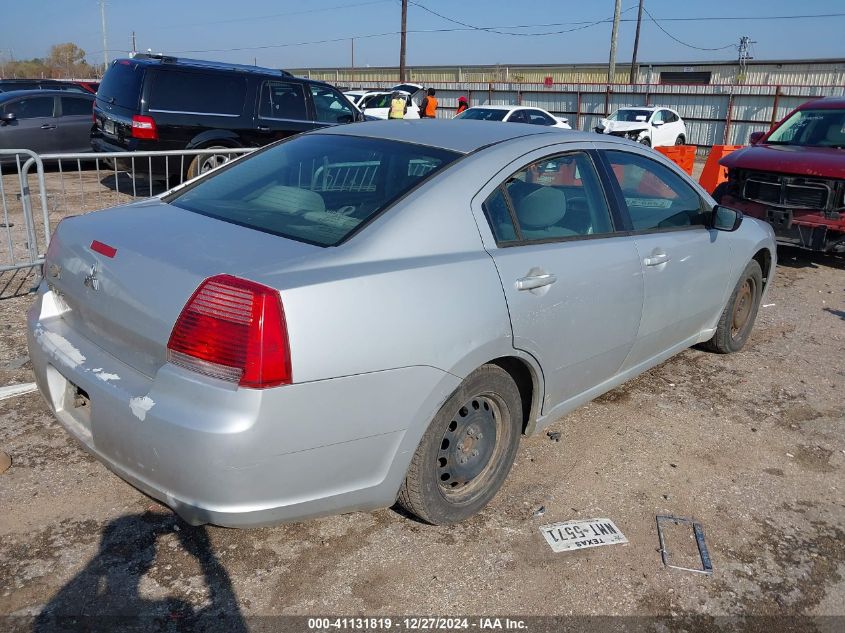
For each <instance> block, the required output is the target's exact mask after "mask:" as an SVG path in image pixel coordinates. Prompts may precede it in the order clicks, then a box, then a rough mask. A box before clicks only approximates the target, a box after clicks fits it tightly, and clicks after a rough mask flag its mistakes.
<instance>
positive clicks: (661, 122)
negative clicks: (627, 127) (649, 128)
mask: <svg viewBox="0 0 845 633" xmlns="http://www.w3.org/2000/svg"><path fill="white" fill-rule="evenodd" d="M663 123H664V121H655V122H654V123H652V125H653V126H655V127H660V126H661V125H663Z"/></svg>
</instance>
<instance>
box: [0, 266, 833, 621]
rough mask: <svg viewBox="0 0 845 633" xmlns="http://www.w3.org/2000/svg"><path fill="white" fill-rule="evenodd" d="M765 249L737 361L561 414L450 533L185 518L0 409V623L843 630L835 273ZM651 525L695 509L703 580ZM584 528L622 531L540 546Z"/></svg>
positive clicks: (380, 516) (399, 526)
mask: <svg viewBox="0 0 845 633" xmlns="http://www.w3.org/2000/svg"><path fill="white" fill-rule="evenodd" d="M780 257H781V262H780V264H781V266H780V267H779V269H778V275H777V278H776V282H775V286H774V287H773V288H772V291H771V292H770V294H769V296H768V299H767V304H766V306H765V307H763V308H762V309H761V311H760V314H759V316H758V320H757V325H756V327H755V329H754V332H753V334H752V337H751V339H750V341H749V344H748V345H747V346H746V349H745V350H744V351H743V352H742V353H740V354H736V355H731V356H719V355H714V354H709V353H705V352H701V351H698V350H689V351H686V352H684V353H682V354H680V355H678V356H677V357H675V358H674V359H672V360H670V361H668V362H666V363H664V364H663V365H661V366H659V367H657V368H655V369H653V370H652V371H650V372H648V373H646V374H644V375H642V376H641V377H639V378H638V379H636V380H634V381H632V382H630V383H628V384H626V385H624V386H622V387H621V388H619V389H616V390H614V391H612V392H610V393H608V394H606V395H605V396H603V397H602V398H600V399H598V400H597V401H595V402H593V403H591V404H589V405H587V406H585V407H582V408H581V409H579V410H578V411H576V412H574V413H572V414H570V415H568V416H566V417H564V418H561V419H560V420H559V421H557V422H556V423H555V424H554V425H553V426H552V427H551V428H550V429H549V430H551V431H557V432H559V433H560V441H554V440H553V439H551V438H550V437H549V436H548V435H546V434H545V433H544V434H542V435H540V436H537V437H531V438H523V441H522V445H521V448H520V452H519V454H518V457H517V462H516V464H515V466H514V468H513V471H512V472H511V475H510V477H509V478H508V480H507V482H506V484H505V486H504V488H503V489H502V491H501V492H500V493H499V494H498V495H497V497H496V498H495V499H494V501H493V502H492V503H491V505H490V506H489V507H488V508H487V509H486V510H485V511H483V512H482V513H481V514H479V515H478V516H476V517H474V518H472V519H471V520H469V521H467V522H466V523H464V524H461V525H458V526H452V527H432V526H427V525H423V524H420V523H418V522H416V521H414V520H413V519H411V518H409V517H407V516H405V515H403V514H402V513H401V512H399V511H397V510H396V509H384V510H380V511H377V512H373V513H355V514H348V515H344V516H338V517H329V518H325V519H319V520H314V521H308V522H303V523H296V524H288V525H282V526H279V527H274V528H264V529H254V530H230V529H223V528H217V527H212V526H207V527H200V528H192V527H189V526H187V525H185V524H182V523H180V522H179V521H178V520H177V519H176V518H175V517H174V516H173V515H172V513H171V512H170V511H169V510H168V509H167V508H165V507H163V506H161V505H159V504H158V503H156V502H154V501H152V500H150V499H149V498H147V497H145V496H144V495H142V494H141V493H139V492H137V491H136V490H135V489H133V488H132V487H130V486H129V485H127V484H125V483H124V482H122V481H121V480H120V479H118V478H117V477H116V476H114V475H112V474H111V473H110V472H109V471H107V470H106V469H105V468H104V467H103V466H101V465H100V464H99V463H98V462H96V461H95V460H94V459H92V458H91V457H89V456H88V455H87V454H86V453H85V452H84V451H83V450H82V449H81V448H80V447H79V446H78V445H77V444H76V443H75V442H74V441H73V440H71V439H69V437H68V436H67V435H66V433H65V432H64V431H63V430H62V429H61V427H60V426H59V425H58V423H56V422H55V421H54V420H53V418H52V417H51V415H50V414H49V413H48V411H47V409H46V406H45V405H44V404H43V403H42V401H41V399H40V396H39V395H38V394H36V393H33V394H29V395H24V396H19V397H16V398H12V399H7V400H3V401H0V449H2V450H5V451H6V452H7V453H9V454H10V455H11V456H12V459H13V465H12V467H11V468H10V469H9V470H8V471H7V472H6V473H5V474H2V475H0V616H3V615H12V616H19V618H12V619H8V622H9V623H10V625H9V626H7V627H5V628H11V629H16V628H17V629H19V630H31V629H32V628H33V627H34V628H35V630H51V629H50V628H49V627H48V626H46V624H45V623H46V621H45V620H44V619H43V617H44V616H43V615H42V617H41V619H38V615H39V614H44V613H49V614H64V615H96V616H102V615H134V614H143V615H148V616H161V617H163V618H164V621H165V622H167V623H170V625H173V626H176V628H177V629H178V628H179V627H182V626H183V625H185V626H187V623H190V622H193V621H194V620H193V618H196V617H198V616H207V615H211V616H215V617H216V615H217V614H227V615H228V618H227V619H225V620H222V621H223V622H225V627H224V629H225V630H244V627H245V626H248V627H250V628H251V629H253V630H257V628H258V627H259V626H260V624H261V623H262V622H264V621H263V620H261V619H255V617H257V616H268V615H327V614H345V615H361V614H367V615H374V614H384V615H393V616H397V615H401V614H418V615H431V614H439V615H455V614H477V615H500V616H501V615H511V616H531V615H560V616H570V615H579V616H589V615H612V616H654V617H659V618H662V619H663V620H662V624H660V626H662V627H663V628H659V627H658V628H656V629H649V630H713V629H722V630H735V629H736V628H737V627H739V626H740V624H741V625H742V626H745V627H746V628H749V629H751V630H767V631H773V630H779V629H782V628H784V627H786V626H787V623H789V622H793V621H792V620H789V619H788V617H787V616H838V618H836V619H833V620H825V619H818V620H813V621H812V622H810V621H804V620H800V621H798V624H796V626H797V627H798V628H796V629H794V630H814V629H817V630H831V631H832V630H842V628H841V627H842V626H843V623H845V496H843V487H845V483H843V482H845V479H843V472H845V427H843V418H845V402H844V401H843V398H842V392H843V388H845V365H843V361H842V359H843V353H845V327H843V321H845V272H843V268H845V266H843V261H842V260H841V259H832V258H820V257H810V256H808V255H806V254H804V253H801V252H799V251H794V250H789V249H782V250H781V253H780ZM30 301H31V297H17V298H11V299H5V300H2V301H0V385H8V384H13V383H21V382H29V381H31V380H32V375H31V371H30V368H29V365H28V364H27V358H26V344H25V338H24V312H25V310H26V308H27V306H28V304H29V303H30ZM540 506H544V508H545V513H544V514H543V515H542V516H540V517H537V516H534V511H535V510H536V509H537V508H539V507H540ZM658 514H674V515H677V516H686V517H694V518H695V519H696V520H697V521H699V522H701V524H702V525H703V527H704V531H705V534H706V538H707V543H708V546H709V549H710V554H711V557H712V560H713V567H714V572H713V574H712V576H704V575H699V574H694V573H689V572H683V571H676V570H668V569H665V568H664V567H663V565H662V563H661V560H660V554H659V551H658V541H657V533H656V527H655V515H658ZM593 517H606V518H610V519H612V520H613V521H614V522H615V523H616V525H617V526H618V527H619V528H621V530H622V531H623V532H624V533H625V535H626V536H627V538H628V541H629V542H628V544H626V545H613V546H608V547H602V548H595V549H590V550H584V551H577V552H569V553H558V554H556V553H553V552H552V551H551V550H550V548H549V546H548V545H547V544H546V542H545V541H544V540H543V537H542V535H541V533H540V531H539V527H540V526H541V525H545V524H549V523H554V522H557V521H566V520H572V519H587V518H593ZM676 536H677V535H676ZM690 543H691V541H690V539H689V537H688V536H687V535H683V536H682V537H679V538H678V540H677V541H675V543H674V545H670V547H671V548H672V550H673V551H674V552H676V553H677V554H678V555H679V556H680V555H683V554H684V553H685V552H686V553H688V552H689V546H690ZM687 558H691V557H689V556H688V557H687ZM682 560H684V559H682ZM722 616H738V617H747V616H768V617H770V618H774V619H771V620H753V619H752V620H745V621H740V624H738V623H737V621H736V620H726V619H723V618H722ZM240 618H244V619H245V622H246V624H245V625H244V624H242V623H241V621H240ZM646 621H647V622H651V620H646ZM3 622H4V621H3V620H2V619H0V629H3V628H4V624H3ZM614 622H617V623H618V622H628V623H631V622H635V620H619V621H614ZM107 628H111V627H110V626H109V627H105V626H101V627H99V629H98V630H105V629H107ZM183 628H184V627H183ZM611 629H612V627H610V626H608V627H607V629H606V630H611ZM95 630H97V627H95ZM162 630H165V629H162ZM174 630H175V629H174Z"/></svg>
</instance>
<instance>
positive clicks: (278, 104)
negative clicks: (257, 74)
mask: <svg viewBox="0 0 845 633" xmlns="http://www.w3.org/2000/svg"><path fill="white" fill-rule="evenodd" d="M258 114H259V116H260V117H261V118H263V119H292V120H294V121H307V120H308V113H307V112H306V110H305V92H304V91H303V89H302V84H299V83H289V82H286V81H265V82H264V85H263V86H262V87H261V105H260V107H259V110H258Z"/></svg>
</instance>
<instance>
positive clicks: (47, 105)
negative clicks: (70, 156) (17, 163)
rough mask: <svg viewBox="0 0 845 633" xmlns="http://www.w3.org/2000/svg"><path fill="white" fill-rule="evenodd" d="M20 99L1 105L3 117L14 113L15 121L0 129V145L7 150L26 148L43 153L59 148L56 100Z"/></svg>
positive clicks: (40, 97)
mask: <svg viewBox="0 0 845 633" xmlns="http://www.w3.org/2000/svg"><path fill="white" fill-rule="evenodd" d="M36 95H37V93H33V96H26V97H21V98H19V99H15V100H14V101H10V102H7V103H6V104H4V105H3V107H2V111H3V114H8V113H10V112H12V113H14V114H15V119H14V120H13V121H10V122H8V123H6V124H5V125H2V126H0V146H1V147H4V148H9V149H29V150H32V151H33V152H36V153H39V154H44V153H50V152H56V151H58V148H59V137H58V129H57V127H58V126H57V123H56V122H57V119H56V117H55V116H54V112H55V108H56V98H55V97H52V96H46V95H41V96H36Z"/></svg>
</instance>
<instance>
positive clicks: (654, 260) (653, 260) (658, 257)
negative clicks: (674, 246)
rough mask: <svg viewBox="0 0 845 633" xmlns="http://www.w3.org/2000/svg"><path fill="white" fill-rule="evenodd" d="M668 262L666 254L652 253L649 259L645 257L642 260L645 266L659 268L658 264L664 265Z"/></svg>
mask: <svg viewBox="0 0 845 633" xmlns="http://www.w3.org/2000/svg"><path fill="white" fill-rule="evenodd" d="M668 261H669V255H668V254H666V253H654V254H653V255H651V256H650V257H646V258H645V259H644V260H643V263H645V265H646V266H660V264H665V263H666V262H668Z"/></svg>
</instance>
